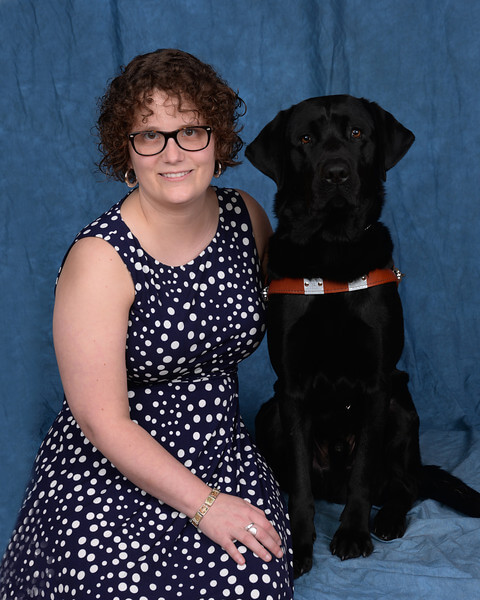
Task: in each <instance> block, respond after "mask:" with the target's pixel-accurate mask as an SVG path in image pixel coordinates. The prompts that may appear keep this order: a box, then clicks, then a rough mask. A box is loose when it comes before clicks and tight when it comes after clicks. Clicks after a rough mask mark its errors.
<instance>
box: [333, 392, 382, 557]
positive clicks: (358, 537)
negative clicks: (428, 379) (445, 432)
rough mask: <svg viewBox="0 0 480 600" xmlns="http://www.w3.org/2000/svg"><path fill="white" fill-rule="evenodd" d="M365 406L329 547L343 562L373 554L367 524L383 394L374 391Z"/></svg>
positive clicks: (379, 445) (379, 449) (379, 441)
mask: <svg viewBox="0 0 480 600" xmlns="http://www.w3.org/2000/svg"><path fill="white" fill-rule="evenodd" d="M365 404H366V406H365V412H364V421H363V423H362V427H361V431H360V433H359V439H358V445H357V450H356V455H355V460H354V463H353V466H352V471H351V474H350V479H349V482H348V489H347V502H346V504H345V508H344V510H343V512H342V515H341V517H340V520H341V525H340V527H339V528H338V530H337V532H336V533H335V535H334V536H333V539H332V542H331V544H330V550H331V552H332V554H335V555H337V556H338V557H339V558H341V559H342V560H345V559H347V558H356V557H358V556H369V555H370V554H371V553H372V551H373V543H372V538H371V536H370V527H369V520H370V511H371V507H372V495H373V488H374V485H375V480H376V477H377V476H378V470H379V465H380V459H381V453H382V448H383V440H384V433H385V426H386V419H387V394H386V392H385V391H384V390H383V389H382V390H380V389H378V388H377V390H376V391H375V392H373V393H370V394H368V397H367V399H366V402H365Z"/></svg>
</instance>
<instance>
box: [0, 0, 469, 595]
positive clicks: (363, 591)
mask: <svg viewBox="0 0 480 600" xmlns="http://www.w3.org/2000/svg"><path fill="white" fill-rule="evenodd" d="M479 31H480V2H474V1H470V0H456V1H455V2H451V1H450V0H435V1H433V0H402V1H401V2H399V1H398V0H295V2H290V1H286V0H278V1H277V0H261V1H258V0H243V1H242V2H240V1H237V0H231V1H224V2H213V1H212V0H168V1H167V0H117V1H115V0H0V81H1V88H0V134H1V135H0V144H1V167H0V178H1V184H2V188H1V189H2V192H1V196H0V206H1V213H0V214H1V218H0V290H1V294H0V303H1V305H0V336H1V344H0V353H1V360H0V440H1V445H0V477H1V485H0V546H1V549H0V552H2V550H3V548H4V547H5V545H6V543H7V541H8V537H9V535H10V532H11V529H12V527H13V524H14V520H15V515H16V511H17V509H18V507H19V504H20V502H21V498H22V494H23V490H24V486H25V483H26V481H27V478H28V475H29V471H30V468H31V464H32V461H33V458H34V455H35V453H36V450H37V448H38V446H39V444H40V442H41V440H42V437H43V435H44V434H45V432H46V430H47V428H48V427H49V425H50V423H51V421H52V420H53V418H54V415H55V414H56V412H57V410H58V409H59V407H60V404H61V400H62V390H61V386H60V382H59V378H58V373H57V369H56V365H55V357H54V352H53V348H52V338H51V332H50V329H51V315H52V307H53V284H54V281H55V277H56V273H57V269H58V267H59V265H60V262H61V260H62V257H63V254H64V252H65V250H66V249H67V247H68V245H69V244H70V242H71V241H72V239H73V237H74V236H75V234H76V233H77V231H78V230H79V229H80V228H81V227H83V226H84V225H85V224H87V223H88V222H89V221H90V220H92V219H93V218H94V217H96V216H97V215H98V214H100V213H101V212H103V210H105V209H106V208H108V207H109V206H110V205H111V204H113V203H114V202H115V201H117V200H118V199H119V198H120V197H121V196H122V194H123V193H124V191H125V190H124V186H122V185H121V184H118V183H112V182H108V181H106V179H105V178H104V176H103V175H101V174H100V173H99V172H98V171H97V170H96V168H95V162H96V160H97V159H98V156H97V149H96V139H95V136H94V130H93V126H94V124H95V120H96V114H97V105H96V99H97V98H98V97H99V96H101V95H102V94H103V92H104V89H105V85H106V82H107V80H108V79H110V78H111V77H113V76H114V75H115V74H116V73H117V72H118V68H119V66H120V65H121V64H126V63H127V62H129V61H130V60H131V59H132V58H133V57H134V56H136V55H137V54H140V53H144V52H148V51H151V50H154V49H156V48H159V47H160V48H165V47H179V48H182V49H184V50H186V51H188V52H192V53H193V54H195V55H197V56H198V57H199V58H201V59H203V60H204V61H206V62H209V63H211V64H213V65H214V66H215V67H216V68H217V69H218V71H219V72H220V73H221V74H222V75H223V76H224V78H225V79H227V81H228V82H229V83H230V85H231V86H232V87H234V88H236V89H238V90H239V92H240V95H241V96H242V97H243V98H244V100H245V101H246V103H247V106H248V112H247V115H246V116H245V117H244V119H243V123H244V130H243V137H244V139H245V141H246V142H249V141H251V140H252V139H253V138H254V137H255V135H256V134H257V133H258V131H259V130H260V129H261V127H262V126H263V125H264V124H265V123H266V122H267V121H269V120H270V119H271V118H273V117H274V115H275V114H276V113H277V111H278V110H280V109H283V108H287V107H289V106H290V105H291V104H294V103H296V102H299V101H301V100H303V99H304V98H307V97H311V96H319V95H324V94H330V93H350V94H353V95H356V96H364V97H366V98H369V99H371V100H375V101H377V102H378V103H379V104H380V105H382V106H383V107H384V108H385V109H387V110H388V111H390V112H392V113H393V114H394V115H395V116H396V117H397V119H398V120H400V121H401V122H402V123H403V124H404V125H406V126H407V127H408V128H409V129H411V130H412V131H413V132H414V133H415V135H416V142H415V144H414V146H413V147H412V149H411V150H410V152H409V153H408V154H407V156H406V157H405V158H404V159H403V160H402V162H401V163H400V164H399V165H398V166H397V167H396V168H395V169H393V170H392V171H391V172H390V173H389V176H388V181H387V205H386V209H385V212H384V221H385V223H387V224H388V226H389V227H390V229H391V232H392V235H393V238H394V242H395V261H396V264H397V265H398V266H399V267H400V268H401V270H402V271H403V272H405V273H406V275H407V277H406V279H405V280H404V281H403V282H402V284H401V295H402V298H403V302H404V310H405V318H406V346H405V351H404V356H403V359H402V363H403V366H404V367H405V368H406V369H407V370H408V371H409V372H410V375H411V390H412V393H413V396H414V399H415V402H416V405H417V407H418V411H419V413H420V416H421V420H422V449H423V453H424V456H425V458H426V459H427V460H429V461H438V462H440V463H441V464H443V465H445V466H447V467H449V468H450V469H452V470H454V472H455V473H456V474H458V475H460V476H462V477H464V478H465V479H466V480H467V481H468V482H469V483H471V484H472V485H475V486H476V487H477V488H479V489H480V460H479V459H480V437H479V433H478V428H479V426H480V407H479V402H480V379H479V378H480V376H479V368H478V365H479V362H480V360H479V359H480V343H479V329H480V320H479V308H480V286H479V284H478V282H479V271H480V268H479V255H480V252H479V251H480V239H479V231H480V193H479V191H478V189H479V185H478V182H479V180H480V161H479V154H480V116H479V115H480V110H479V108H480V107H479V101H478V98H479V96H480V78H479V67H478V65H479V51H480V35H479ZM221 184H222V185H228V186H236V187H239V188H243V189H246V190H247V191H249V192H250V193H251V194H253V195H254V196H255V197H256V198H257V199H258V200H259V201H260V202H261V203H262V204H263V206H265V208H266V209H267V211H268V212H269V213H270V214H272V212H271V211H272V199H273V195H274V192H275V188H274V185H273V183H272V182H271V181H269V180H267V178H265V177H264V176H262V175H261V174H260V172H258V171H256V170H255V169H254V168H253V167H252V166H251V165H250V164H248V162H244V164H243V165H242V166H240V167H239V168H237V169H231V170H229V171H228V172H227V173H226V175H225V176H224V177H223V178H222V180H221ZM272 219H273V216H272ZM273 381H274V376H273V372H272V369H271V367H270V365H269V362H268V357H267V353H266V348H265V345H263V346H262V348H261V349H260V350H259V351H258V352H257V354H256V355H254V357H253V358H251V359H249V360H248V361H247V362H246V363H245V364H244V365H243V366H242V369H241V386H242V387H241V392H242V393H241V403H242V410H243V414H244V417H245V420H246V422H247V424H248V425H249V427H250V428H252V425H253V418H254V415H255V413H256V411H257V409H258V407H259V406H260V404H261V403H262V402H263V401H265V400H266V399H268V397H269V395H270V393H271V388H272V384H273ZM340 511H341V507H338V506H335V505H328V504H325V503H323V502H319V503H318V511H317V512H318V515H317V531H318V538H317V542H316V545H315V565H314V568H313V570H312V572H311V573H310V574H309V575H307V576H305V577H303V578H302V579H300V580H299V581H298V584H297V592H296V598H298V599H300V600H303V599H304V600H310V599H314V598H315V599H317V598H322V599H325V600H337V599H338V600H340V599H342V600H348V599H350V598H356V599H365V600H374V599H377V598H386V597H388V598H395V600H403V599H405V600H406V599H409V600H410V599H411V598H413V597H415V598H416V599H417V600H418V599H422V598H429V599H430V598H436V599H437V600H439V599H440V600H442V599H448V600H450V599H451V598H453V597H455V598H463V597H465V598H467V597H468V598H479V597H480V592H479V589H480V587H479V585H480V584H479V578H480V573H479V568H478V564H479V561H480V527H479V526H480V523H479V522H478V521H476V520H474V519H468V518H464V517H460V516H457V515H455V514H454V513H453V512H451V511H449V510H448V509H445V508H442V507H439V506H437V505H435V503H433V502H430V501H428V502H423V503H421V504H419V505H417V506H416V507H415V508H414V509H413V510H412V512H411V519H410V520H411V523H410V527H409V529H408V531H407V533H406V535H405V537H404V538H403V539H402V540H400V541H394V542H390V543H380V542H378V541H377V542H376V546H375V552H374V554H373V555H372V556H371V557H370V558H369V559H366V560H365V559H357V560H353V561H346V562H344V563H342V562H340V561H339V560H338V559H336V558H334V557H331V556H330V554H329V551H328V542H329V538H330V536H331V535H332V534H333V532H334V531H335V528H336V526H337V520H338V517H339V514H340ZM152 600H154V599H152Z"/></svg>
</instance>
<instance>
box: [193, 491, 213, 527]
mask: <svg viewBox="0 0 480 600" xmlns="http://www.w3.org/2000/svg"><path fill="white" fill-rule="evenodd" d="M218 494H220V490H217V489H215V488H213V490H211V492H210V493H209V494H208V496H207V498H206V500H205V502H204V503H203V504H202V506H201V507H200V508H199V509H198V510H197V512H196V514H195V516H194V517H193V519H190V522H191V523H192V525H195V527H198V525H199V523H200V521H201V520H202V519H203V517H204V516H205V515H206V514H207V512H208V509H209V508H210V507H211V506H212V504H213V503H214V502H215V500H216V499H217V496H218Z"/></svg>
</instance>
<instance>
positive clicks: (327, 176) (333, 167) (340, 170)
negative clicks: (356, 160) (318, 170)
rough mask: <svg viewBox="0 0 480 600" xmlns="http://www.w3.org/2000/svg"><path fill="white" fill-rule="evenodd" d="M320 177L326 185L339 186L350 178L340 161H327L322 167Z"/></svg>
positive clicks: (342, 162)
mask: <svg viewBox="0 0 480 600" xmlns="http://www.w3.org/2000/svg"><path fill="white" fill-rule="evenodd" d="M322 176H323V179H324V180H325V181H326V182H327V183H331V184H334V185H339V184H341V183H345V182H346V181H347V179H348V178H349V177H350V170H349V168H348V165H347V163H346V162H344V161H342V160H329V161H327V162H326V163H325V164H324V165H323V169H322Z"/></svg>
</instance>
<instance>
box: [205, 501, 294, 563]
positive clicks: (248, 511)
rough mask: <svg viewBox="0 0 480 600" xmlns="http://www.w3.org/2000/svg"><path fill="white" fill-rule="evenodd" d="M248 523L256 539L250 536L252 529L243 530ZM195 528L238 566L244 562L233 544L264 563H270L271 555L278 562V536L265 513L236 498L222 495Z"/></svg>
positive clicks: (279, 555) (279, 548)
mask: <svg viewBox="0 0 480 600" xmlns="http://www.w3.org/2000/svg"><path fill="white" fill-rule="evenodd" d="M250 523H254V526H255V529H256V533H255V535H253V533H252V530H253V528H252V529H251V530H250V531H247V530H246V527H247V526H248V525H250ZM198 528H199V529H200V531H202V532H203V533H204V534H205V535H206V536H208V537H209V538H210V539H211V540H213V541H214V542H216V543H217V544H219V545H220V546H221V547H222V548H223V549H224V550H225V552H227V553H228V554H229V555H230V556H231V558H233V560H234V561H235V562H236V563H237V564H239V565H243V564H245V558H244V557H243V555H242V554H241V552H240V551H239V550H238V548H237V546H236V545H235V541H237V542H239V543H241V544H243V545H244V546H246V547H247V548H249V549H250V550H251V551H252V552H254V553H255V554H256V555H257V556H259V557H260V558H261V559H262V560H264V561H266V562H268V561H269V560H271V559H272V554H273V555H274V556H276V557H277V558H281V557H282V556H283V551H282V548H281V543H282V541H281V539H280V536H279V535H278V533H277V532H276V531H275V529H274V527H273V525H272V524H271V523H270V521H269V520H268V519H267V517H266V516H265V513H264V512H263V511H262V510H260V509H259V508H257V507H255V506H252V505H251V504H250V503H248V502H246V501H245V500H242V499H241V498H239V497H237V496H232V495H230V494H224V493H221V494H220V495H219V496H218V497H217V499H216V500H215V502H214V503H213V505H212V507H211V508H210V510H209V511H208V512H207V514H206V515H205V516H204V517H203V518H202V520H201V521H200V524H199V526H198Z"/></svg>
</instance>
